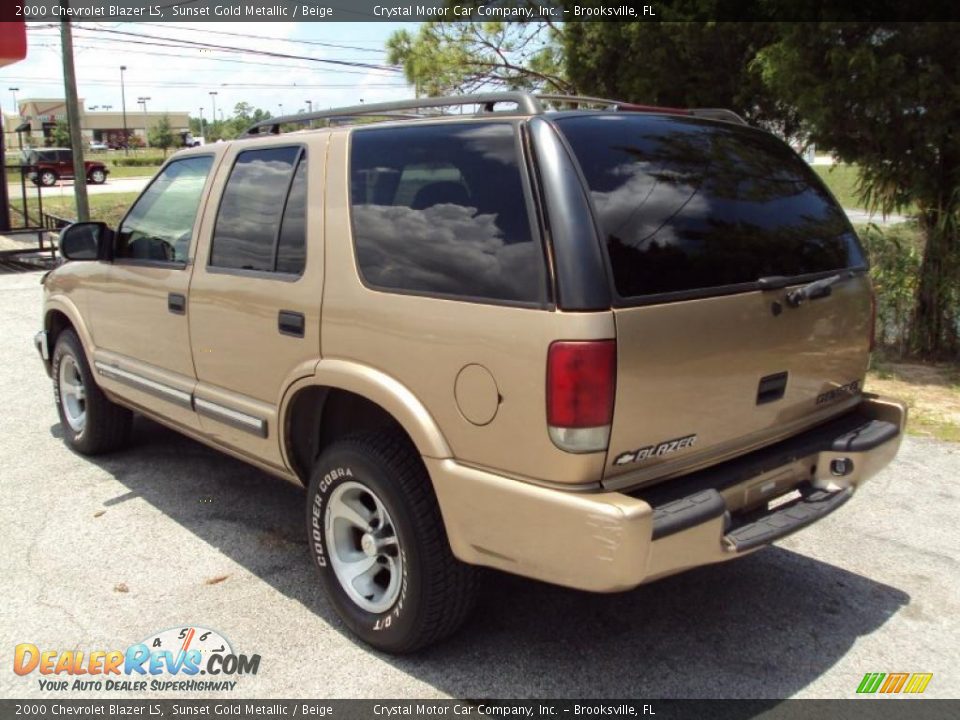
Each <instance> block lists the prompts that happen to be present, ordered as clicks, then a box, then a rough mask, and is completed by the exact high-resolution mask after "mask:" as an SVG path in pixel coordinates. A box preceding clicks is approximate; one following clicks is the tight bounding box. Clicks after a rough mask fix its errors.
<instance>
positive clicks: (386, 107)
mask: <svg viewBox="0 0 960 720" xmlns="http://www.w3.org/2000/svg"><path fill="white" fill-rule="evenodd" d="M504 103H512V104H514V105H516V106H517V110H518V111H519V112H521V113H523V114H525V115H539V114H540V113H542V112H543V108H542V107H541V105H540V103H539V102H537V100H536V98H535V97H534V96H533V95H530V94H529V93H525V92H498V93H481V94H477V95H450V96H445V97H429V98H417V99H414V100H401V101H399V102H386V103H373V104H370V105H351V106H349V107H342V108H332V109H330V110H319V111H317V112H308V113H299V114H297V115H284V116H282V117H276V118H270V119H269V120H261V121H260V122H258V123H256V124H255V125H251V126H250V127H249V128H248V129H247V132H246V134H247V135H259V134H261V131H262V130H263V129H264V128H269V131H268V132H271V133H273V134H274V135H277V134H279V133H280V126H281V125H288V124H297V125H303V124H306V123H310V122H313V121H314V120H326V119H329V118H336V119H338V120H343V119H347V118H356V117H368V118H369V117H385V118H388V119H398V118H399V119H411V118H419V117H423V115H420V114H416V113H413V114H411V113H403V112H401V111H403V110H419V109H429V108H444V107H457V106H461V107H462V106H464V105H482V106H483V111H484V112H495V111H496V106H497V105H499V104H504Z"/></svg>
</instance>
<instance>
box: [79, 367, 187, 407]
mask: <svg viewBox="0 0 960 720" xmlns="http://www.w3.org/2000/svg"><path fill="white" fill-rule="evenodd" d="M94 365H95V366H96V368H97V372H98V373H100V374H101V375H103V376H104V377H106V378H110V379H111V380H116V381H117V382H121V383H123V384H124V385H129V386H130V387H132V388H134V389H136V390H141V391H143V392H145V393H150V394H151V395H155V396H156V397H158V398H161V399H162V400H167V401H168V402H172V403H173V404H174V405H179V406H180V407H183V408H186V409H187V410H192V409H193V405H192V403H191V399H192V398H191V395H190V393H188V392H184V391H183V390H178V389H177V388H173V387H170V386H169V385H164V384H163V383H159V382H157V381H156V380H150V379H149V378H145V377H143V376H141V375H137V374H136V373H132V372H129V371H127V370H122V369H120V368H118V367H116V366H114V365H107V364H106V363H103V362H99V361H98V362H95V363H94Z"/></svg>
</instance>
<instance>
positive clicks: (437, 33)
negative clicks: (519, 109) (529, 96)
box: [387, 22, 574, 95]
mask: <svg viewBox="0 0 960 720" xmlns="http://www.w3.org/2000/svg"><path fill="white" fill-rule="evenodd" d="M561 35H562V31H561V30H559V29H558V28H556V27H555V26H553V25H551V24H549V23H542V22H525V23H516V22H428V23H424V24H422V25H421V26H420V29H419V31H417V33H416V34H415V35H414V34H412V33H411V32H410V31H409V30H405V29H404V30H398V31H396V32H395V33H393V35H391V36H390V38H389V39H388V40H387V62H389V63H390V64H392V65H402V66H403V71H404V74H405V76H406V78H407V81H408V82H410V84H412V85H413V86H414V87H415V88H416V90H417V95H448V94H451V93H458V92H459V93H470V92H477V91H479V90H484V89H500V90H542V91H546V92H554V93H555V92H571V91H573V89H574V88H573V86H572V85H571V84H570V83H569V82H567V80H566V79H565V77H564V75H563V67H562V54H561V53H562V48H561V46H560V43H559V39H560V37H561Z"/></svg>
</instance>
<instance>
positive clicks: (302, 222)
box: [277, 153, 307, 275]
mask: <svg viewBox="0 0 960 720" xmlns="http://www.w3.org/2000/svg"><path fill="white" fill-rule="evenodd" d="M306 247H307V154H306V153H304V154H303V155H302V156H301V157H300V163H299V164H298V165H297V171H296V172H295V173H294V175H293V184H292V185H291V186H290V194H289V195H288V196H287V206H286V207H285V208H284V210H283V220H282V221H281V222H280V238H279V239H278V240H277V272H282V273H291V274H293V275H299V274H301V273H302V272H303V268H304V265H305V263H306Z"/></svg>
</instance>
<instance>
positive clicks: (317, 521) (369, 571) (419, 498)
mask: <svg viewBox="0 0 960 720" xmlns="http://www.w3.org/2000/svg"><path fill="white" fill-rule="evenodd" d="M307 532H308V539H309V545H310V549H311V554H312V556H313V559H314V562H315V563H316V564H317V567H318V568H319V569H320V578H321V582H322V584H323V586H324V589H325V590H326V593H327V596H328V597H329V598H330V600H331V602H332V603H333V605H334V607H335V608H336V610H337V612H338V613H339V615H340V617H341V618H342V619H343V621H344V622H345V623H346V624H347V626H348V627H349V628H350V629H351V630H352V631H353V632H354V633H355V634H356V635H357V636H358V637H360V639H362V640H363V641H364V642H366V643H368V644H370V645H372V646H373V647H375V648H377V649H380V650H384V651H386V652H391V653H409V652H413V651H415V650H419V649H420V648H423V647H425V646H427V645H430V644H431V643H435V642H437V641H438V640H441V639H442V638H444V637H446V636H448V635H450V634H452V633H453V632H454V631H456V630H457V629H458V628H459V627H460V625H461V624H462V623H463V621H464V620H465V619H466V617H467V615H468V614H469V613H470V611H471V610H472V608H473V604H474V600H475V596H476V587H477V580H476V569H475V568H473V567H470V566H468V565H465V564H463V563H461V562H460V561H458V560H457V559H456V558H454V556H453V554H452V552H451V551H450V545H449V542H448V541H447V535H446V531H445V529H444V525H443V521H442V519H441V517H440V508H439V507H438V505H437V500H436V497H435V496H434V493H433V488H432V486H431V483H430V478H429V476H428V475H427V471H426V468H425V467H424V465H423V462H422V461H421V459H420V457H419V455H418V453H417V451H416V448H415V447H414V446H413V445H412V443H411V442H410V440H409V439H408V438H407V437H406V436H405V435H403V434H402V433H401V432H394V431H377V432H373V433H365V434H363V435H356V436H352V437H348V438H344V439H342V440H338V441H337V442H335V443H333V444H331V445H330V447H328V448H327V449H326V450H325V451H324V452H323V454H322V455H321V456H320V458H319V459H318V460H317V462H316V464H315V465H314V469H313V473H312V476H311V479H310V485H309V489H308V492H307Z"/></svg>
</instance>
